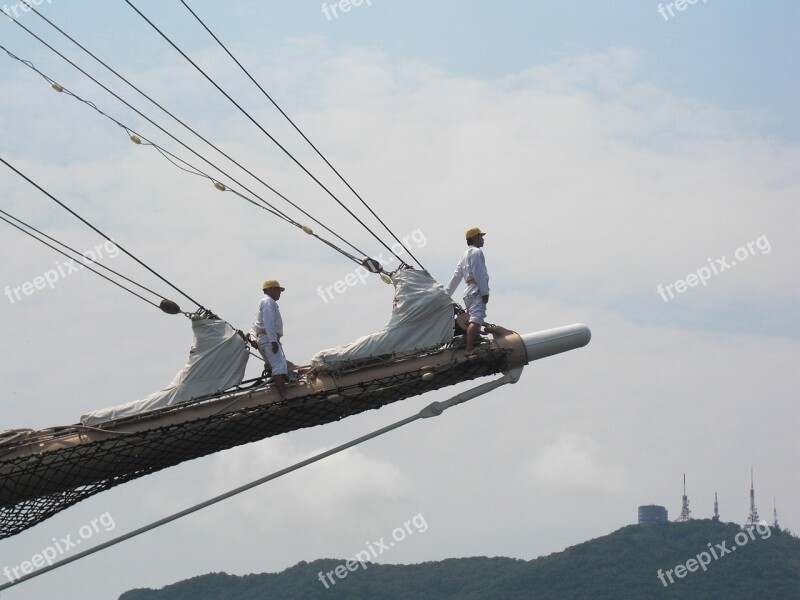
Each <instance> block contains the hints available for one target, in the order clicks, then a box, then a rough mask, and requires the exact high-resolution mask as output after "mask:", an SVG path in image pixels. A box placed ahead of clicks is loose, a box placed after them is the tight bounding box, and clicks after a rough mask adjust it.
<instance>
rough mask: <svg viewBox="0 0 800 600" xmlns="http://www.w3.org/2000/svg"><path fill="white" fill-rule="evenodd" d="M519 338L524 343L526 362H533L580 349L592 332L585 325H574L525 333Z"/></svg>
mask: <svg viewBox="0 0 800 600" xmlns="http://www.w3.org/2000/svg"><path fill="white" fill-rule="evenodd" d="M520 337H521V338H522V341H523V342H524V343H525V351H526V352H527V354H528V362H533V361H534V360H538V359H540V358H544V357H545V356H552V355H553V354H559V353H561V352H566V351H567V350H574V349H575V348H582V347H583V346H585V345H586V344H588V343H589V340H591V339H592V332H591V331H590V330H589V328H588V327H587V326H586V325H583V324H582V323H576V324H574V325H566V326H564V327H555V328H553V329H545V330H544V331H537V332H536V333H525V334H523V335H521V336H520Z"/></svg>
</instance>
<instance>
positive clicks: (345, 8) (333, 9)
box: [322, 0, 372, 21]
mask: <svg viewBox="0 0 800 600" xmlns="http://www.w3.org/2000/svg"><path fill="white" fill-rule="evenodd" d="M362 4H366V5H367V6H372V0H339V1H338V2H331V3H330V4H328V3H327V2H323V3H322V13H323V14H324V15H325V16H326V17H327V18H328V21H333V20H334V19H338V18H339V15H341V14H344V13H348V12H350V10H351V9H353V8H358V7H359V6H361V5H362Z"/></svg>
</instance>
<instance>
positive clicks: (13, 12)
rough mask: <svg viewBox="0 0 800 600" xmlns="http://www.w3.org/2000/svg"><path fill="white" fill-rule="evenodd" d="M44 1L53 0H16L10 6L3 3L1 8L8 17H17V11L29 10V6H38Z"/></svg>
mask: <svg viewBox="0 0 800 600" xmlns="http://www.w3.org/2000/svg"><path fill="white" fill-rule="evenodd" d="M45 2H47V3H48V4H52V3H53V0H26V2H17V3H16V4H12V5H11V6H9V5H8V4H3V8H2V10H3V12H4V13H5V14H6V16H7V17H8V18H9V19H12V20H13V19H19V13H21V12H23V13H26V12H30V11H31V6H39V5H41V4H44V3H45Z"/></svg>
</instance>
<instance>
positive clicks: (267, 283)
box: [261, 279, 286, 292]
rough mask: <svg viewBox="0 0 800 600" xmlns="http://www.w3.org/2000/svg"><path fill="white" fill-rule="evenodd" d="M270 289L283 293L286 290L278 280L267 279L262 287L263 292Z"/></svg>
mask: <svg viewBox="0 0 800 600" xmlns="http://www.w3.org/2000/svg"><path fill="white" fill-rule="evenodd" d="M269 288H278V289H279V290H280V291H282V292H283V291H284V290H285V289H286V288H282V287H281V284H280V283H278V280H277V279H267V280H266V281H265V282H264V284H263V285H262V286H261V289H262V290H268V289H269Z"/></svg>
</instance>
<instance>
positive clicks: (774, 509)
mask: <svg viewBox="0 0 800 600" xmlns="http://www.w3.org/2000/svg"><path fill="white" fill-rule="evenodd" d="M772 516H773V519H774V522H773V523H772V526H773V527H774V528H775V529H777V530H778V531H780V529H781V526H780V525H778V505H777V500H776V498H775V496H773V497H772Z"/></svg>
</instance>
